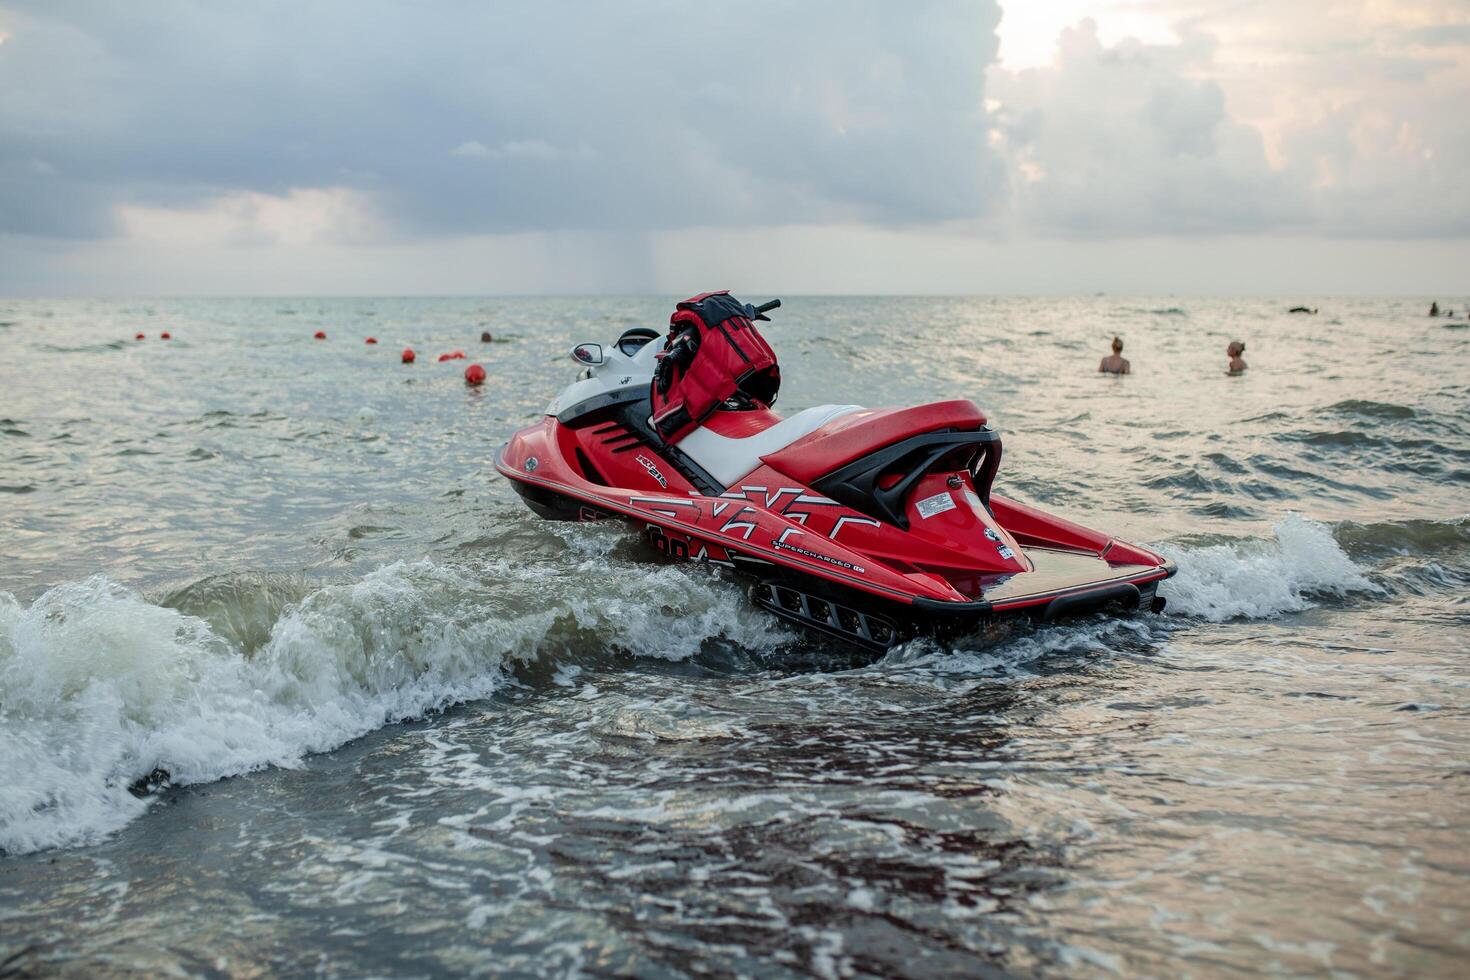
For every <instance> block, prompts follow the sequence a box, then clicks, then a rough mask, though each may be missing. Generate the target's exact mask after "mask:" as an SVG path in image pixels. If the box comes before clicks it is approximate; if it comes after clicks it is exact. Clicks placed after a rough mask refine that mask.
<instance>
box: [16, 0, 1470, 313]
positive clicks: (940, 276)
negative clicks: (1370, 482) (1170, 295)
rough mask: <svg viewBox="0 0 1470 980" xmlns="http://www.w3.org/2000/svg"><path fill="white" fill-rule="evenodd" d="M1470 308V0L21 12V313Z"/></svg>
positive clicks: (347, 0) (335, 2) (262, 5)
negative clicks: (1404, 301) (512, 296)
mask: <svg viewBox="0 0 1470 980" xmlns="http://www.w3.org/2000/svg"><path fill="white" fill-rule="evenodd" d="M723 285H731V286H735V287H737V288H743V289H748V290H749V289H755V290H757V291H766V292H777V291H783V292H790V293H821V292H943V293H987V292H999V293H1067V292H1092V291H1096V290H1105V291H1108V292H1155V293H1165V292H1175V293H1198V292H1211V293H1222V292H1224V293H1232V292H1246V293H1272V294H1289V295H1298V294H1300V295H1309V294H1314V293H1329V292H1354V293H1363V292H1368V293H1374V292H1377V293H1404V294H1414V293H1425V294H1445V295H1455V294H1457V293H1459V294H1463V293H1470V2H1467V0H1111V2H1109V0H1103V2H1093V0H1055V2H1048V0H1026V2H1025V3H1021V2H1019V0H1001V2H999V3H997V2H995V0H969V2H960V0H932V2H930V0H924V2H912V0H907V2H903V3H898V2H878V0H872V2H860V0H841V2H827V0H788V2H777V0H739V2H731V3H724V2H714V0H701V2H697V3H695V2H675V0H620V2H616V3H594V2H591V0H579V2H558V0H532V2H516V0H506V2H497V3H484V2H469V0H463V2H460V0H439V2H435V3H414V2H409V0H315V2H310V3H301V2H297V0H289V2H288V0H252V2H248V3H238V2H225V0H219V2H210V0H146V2H140V3H127V4H124V3H117V2H110V0H96V2H86V0H32V2H24V0H21V2H17V0H0V294H5V295H74V294H80V295H119V294H133V295H136V294H201V293H202V294H216V293H219V294H328V293H331V294H339V293H374V294H381V293H395V294H413V293H471V294H479V293H543V292H601V291H620V292H670V293H676V292H689V291H691V290H694V289H703V288H714V287H718V286H723Z"/></svg>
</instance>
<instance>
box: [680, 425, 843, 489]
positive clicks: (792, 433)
mask: <svg viewBox="0 0 1470 980" xmlns="http://www.w3.org/2000/svg"><path fill="white" fill-rule="evenodd" d="M862 410H863V408H862V406H861V405H817V406H815V407H813V408H808V409H804V410H802V411H800V412H797V413H796V414H795V415H793V416H791V417H790V418H786V419H783V418H781V416H779V415H777V414H776V413H775V412H771V411H768V410H766V409H751V410H748V411H717V412H715V413H714V414H713V415H711V416H710V417H709V418H708V419H706V420H705V423H704V424H703V425H701V426H700V427H699V428H697V429H695V430H694V431H692V432H690V433H689V434H688V435H687V436H685V437H684V438H683V439H682V440H680V442H679V450H680V451H681V452H683V453H684V454H685V455H686V456H688V457H689V458H690V459H692V460H694V462H696V463H698V464H699V466H700V468H701V469H703V470H704V471H705V472H706V473H708V474H709V475H710V476H712V477H714V478H715V479H716V480H718V481H719V482H720V484H721V485H722V486H727V487H728V486H730V485H732V484H734V483H735V482H736V481H737V480H739V479H740V478H741V477H742V476H745V474H747V473H749V472H751V471H752V470H754V469H755V468H756V467H758V466H760V465H761V457H762V456H769V455H770V454H772V453H775V452H779V451H780V450H782V449H785V448H786V447H787V446H789V445H791V444H792V443H793V442H796V441H797V440H798V439H802V438H804V437H806V436H808V435H811V434H812V433H813V432H815V431H816V430H818V429H820V428H821V427H822V426H824V425H826V424H827V423H829V422H831V421H832V420H833V419H837V418H841V417H842V416H844V415H849V414H851V413H853V412H861V411H862Z"/></svg>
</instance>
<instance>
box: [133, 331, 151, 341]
mask: <svg viewBox="0 0 1470 980" xmlns="http://www.w3.org/2000/svg"><path fill="white" fill-rule="evenodd" d="M146 336H148V335H147V334H143V333H140V334H136V335H134V337H133V339H134V340H142V339H143V338H144V337H146Z"/></svg>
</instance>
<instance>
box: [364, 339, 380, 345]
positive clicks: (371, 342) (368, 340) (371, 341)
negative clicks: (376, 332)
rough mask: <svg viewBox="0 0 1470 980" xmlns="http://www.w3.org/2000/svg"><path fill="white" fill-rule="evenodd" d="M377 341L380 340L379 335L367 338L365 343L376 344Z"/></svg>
mask: <svg viewBox="0 0 1470 980" xmlns="http://www.w3.org/2000/svg"><path fill="white" fill-rule="evenodd" d="M377 342H378V338H377V337H369V338H368V339H367V340H364V341H363V343H364V344H376V343H377Z"/></svg>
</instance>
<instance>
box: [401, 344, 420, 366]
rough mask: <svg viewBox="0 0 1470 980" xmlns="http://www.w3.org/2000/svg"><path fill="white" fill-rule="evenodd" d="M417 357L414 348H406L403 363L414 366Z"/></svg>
mask: <svg viewBox="0 0 1470 980" xmlns="http://www.w3.org/2000/svg"><path fill="white" fill-rule="evenodd" d="M417 356H418V355H417V354H415V353H414V352H413V348H412V347H405V348H403V363H404V364H412V363H413V359H414V358H415V357H417Z"/></svg>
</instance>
